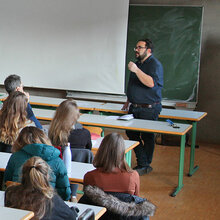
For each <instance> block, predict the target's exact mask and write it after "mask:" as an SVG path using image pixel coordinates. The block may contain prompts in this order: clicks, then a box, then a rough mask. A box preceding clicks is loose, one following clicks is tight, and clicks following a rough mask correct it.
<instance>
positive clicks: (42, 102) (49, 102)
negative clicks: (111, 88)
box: [0, 93, 104, 111]
mask: <svg viewBox="0 0 220 220" xmlns="http://www.w3.org/2000/svg"><path fill="white" fill-rule="evenodd" d="M7 97H8V94H6V93H0V101H4V100H5V98H7ZM65 100H66V99H62V98H52V97H43V96H30V99H29V102H30V104H31V105H38V106H47V107H58V106H59V105H60V103H61V102H63V101H65ZM75 101H76V103H77V105H78V107H79V109H81V110H87V111H93V110H95V108H97V107H98V106H101V105H103V104H104V102H92V101H80V100H75Z"/></svg>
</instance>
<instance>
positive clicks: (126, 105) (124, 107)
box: [121, 101, 129, 111]
mask: <svg viewBox="0 0 220 220" xmlns="http://www.w3.org/2000/svg"><path fill="white" fill-rule="evenodd" d="M128 107H129V101H127V102H125V104H124V105H123V107H122V108H121V110H127V111H128Z"/></svg>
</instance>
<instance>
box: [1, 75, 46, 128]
mask: <svg viewBox="0 0 220 220" xmlns="http://www.w3.org/2000/svg"><path fill="white" fill-rule="evenodd" d="M4 85H5V90H6V91H7V93H8V94H10V93H11V92H14V91H19V92H22V93H24V94H25V95H26V96H27V97H28V100H29V93H27V92H24V90H23V84H22V82H21V78H20V76H18V75H10V76H8V77H7V78H6V79H5V81H4ZM27 118H28V119H30V120H31V121H33V122H34V124H35V126H36V127H38V128H40V129H43V127H42V125H41V124H40V122H39V121H38V120H37V119H36V117H35V115H34V113H33V111H32V108H31V105H30V103H28V105H27Z"/></svg>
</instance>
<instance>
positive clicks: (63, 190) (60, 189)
mask: <svg viewBox="0 0 220 220" xmlns="http://www.w3.org/2000/svg"><path fill="white" fill-rule="evenodd" d="M55 175H56V186H55V187H56V190H57V193H58V194H59V195H60V197H61V198H62V199H63V200H66V201H67V200H69V199H70V195H71V189H70V182H69V178H68V175H67V170H66V167H65V164H64V162H63V161H62V160H61V159H60V158H58V160H57V170H56V174H55Z"/></svg>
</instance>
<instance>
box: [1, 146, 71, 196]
mask: <svg viewBox="0 0 220 220" xmlns="http://www.w3.org/2000/svg"><path fill="white" fill-rule="evenodd" d="M59 155H60V152H59V150H57V149H56V148H54V147H53V146H49V145H46V144H29V145H26V146H24V147H23V148H22V149H21V150H20V151H18V152H15V153H13V154H12V155H11V157H10V159H9V161H8V164H7V167H6V170H5V174H4V181H5V182H7V181H14V182H20V181H21V179H20V176H21V170H22V165H23V164H24V163H25V162H26V161H27V160H28V159H29V158H31V157H33V156H38V157H41V158H42V159H43V160H45V161H46V162H47V163H48V164H49V166H50V168H51V170H52V171H53V172H52V173H51V180H50V184H51V185H52V186H53V187H54V188H55V189H56V190H57V193H58V194H59V195H60V196H61V197H62V198H63V199H64V200H68V199H69V198H70V194H71V189H70V183H69V178H68V176H67V170H66V167H65V165H64V162H63V161H62V160H61V159H60V158H59Z"/></svg>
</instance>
